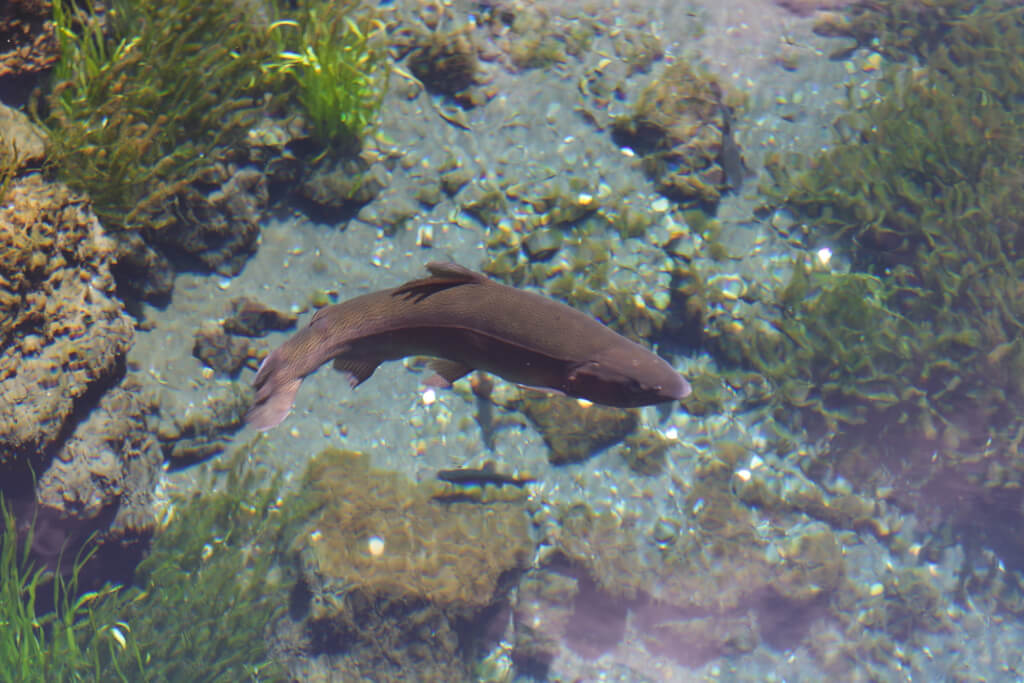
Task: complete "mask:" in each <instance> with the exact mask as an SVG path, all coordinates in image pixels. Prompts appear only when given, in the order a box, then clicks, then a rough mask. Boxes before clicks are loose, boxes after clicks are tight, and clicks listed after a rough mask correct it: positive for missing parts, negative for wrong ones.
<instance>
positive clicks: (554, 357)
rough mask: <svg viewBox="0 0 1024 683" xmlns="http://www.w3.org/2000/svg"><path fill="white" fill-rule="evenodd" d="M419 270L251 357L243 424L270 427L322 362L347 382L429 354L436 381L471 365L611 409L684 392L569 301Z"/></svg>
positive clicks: (475, 277) (440, 268)
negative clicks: (254, 368)
mask: <svg viewBox="0 0 1024 683" xmlns="http://www.w3.org/2000/svg"><path fill="white" fill-rule="evenodd" d="M427 270H428V271H429V272H430V274H431V276H430V277H427V278H423V279H420V280H413V281H411V282H407V283H406V284H404V285H401V286H399V287H395V288H392V289H385V290H381V291H378V292H371V293H369V294H364V295H362V296H358V297H355V298H353V299H349V300H348V301H344V302H342V303H339V304H335V305H333V306H327V307H325V308H322V309H320V310H319V311H317V313H316V315H314V316H313V319H312V320H311V321H310V323H309V326H308V327H306V328H305V329H302V330H300V331H299V332H297V333H296V334H295V335H293V336H292V337H291V338H290V339H288V341H286V342H285V343H284V344H282V345H281V346H280V347H278V348H277V349H275V350H274V351H273V352H271V353H270V355H268V356H267V357H266V358H265V359H264V361H263V363H262V364H261V365H260V368H259V371H258V372H257V373H256V378H255V380H254V381H253V385H254V387H255V388H256V400H255V402H254V404H253V406H252V408H250V410H249V412H248V413H247V414H246V421H247V422H248V423H249V424H251V425H252V426H253V427H255V428H256V429H259V430H261V431H262V430H266V429H270V428H272V427H274V426H276V425H278V424H280V423H281V421H282V420H284V418H285V417H286V416H287V414H288V411H289V410H290V409H291V406H292V404H293V402H294V400H295V394H296V392H297V391H298V389H299V385H300V384H301V383H302V379H303V378H304V377H305V376H306V375H309V374H311V373H312V372H315V371H316V370H317V369H318V368H319V367H320V366H321V365H323V364H324V363H326V362H328V361H331V360H333V361H334V367H335V368H336V369H338V370H340V371H342V372H344V373H346V374H347V375H348V377H349V383H350V384H351V385H352V387H356V386H358V385H359V384H361V383H363V382H364V381H366V379H368V378H369V377H370V375H372V374H373V371H374V370H375V369H376V368H377V366H378V365H380V363H382V362H385V361H390V360H398V359H400V358H405V357H407V356H430V357H433V358H435V359H437V360H435V361H434V362H433V363H432V364H431V365H432V367H433V368H434V370H435V371H436V372H437V375H435V376H434V377H432V378H431V379H430V380H428V383H430V384H434V385H436V386H448V385H450V384H451V382H454V381H455V380H457V379H458V378H460V377H462V376H463V375H466V374H467V373H469V372H472V371H473V370H483V371H485V372H490V373H493V374H495V375H498V376H499V377H503V378H504V379H506V380H509V381H511V382H516V383H518V384H524V385H528V386H533V387H541V388H547V389H552V390H555V391H559V392H561V393H564V394H567V395H569V396H575V397H578V398H585V399H588V400H590V401H593V402H594V403H601V404H604V405H611V406H621V407H634V406H643V405H651V404H654V403H662V402H666V401H672V400H677V399H680V398H683V397H684V396H686V395H687V394H689V393H690V386H689V384H688V383H687V382H686V380H685V379H684V378H683V377H682V376H681V375H680V374H679V373H677V372H676V371H675V370H673V369H672V366H670V365H669V364H668V363H666V362H665V361H664V360H662V359H661V358H659V357H658V356H656V355H655V354H653V353H651V352H650V351H648V350H647V349H645V348H644V347H643V346H641V345H639V344H637V343H635V342H633V341H630V340H629V339H626V338H625V337H623V336H621V335H619V334H618V333H616V332H614V331H612V330H611V329H609V328H608V327H606V326H605V325H603V324H601V323H600V322H598V321H597V320H595V319H593V318H591V317H590V316H588V315H585V314H584V313H581V312H580V311H577V310H576V309H574V308H571V307H569V306H566V305H565V304H563V303H559V302H557V301H555V300H553V299H549V298H547V297H544V296H541V295H539V294H534V293H532V292H527V291H524V290H520V289H515V288H513V287H507V286H505V285H502V284H500V283H498V282H495V281H493V280H491V279H489V278H487V277H486V276H484V275H481V274H480V273H476V272H474V271H472V270H469V269H468V268H464V267H462V266H459V265H456V264H454V263H428V264H427Z"/></svg>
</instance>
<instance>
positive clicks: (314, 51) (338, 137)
mask: <svg viewBox="0 0 1024 683" xmlns="http://www.w3.org/2000/svg"><path fill="white" fill-rule="evenodd" d="M358 4H359V3H358V2H357V1H354V0H347V1H342V2H336V3H324V2H306V3H303V4H302V6H301V8H300V9H299V10H298V12H297V13H296V14H295V17H294V18H283V19H281V20H280V21H276V22H274V23H273V24H272V25H271V27H270V33H271V35H272V36H273V37H274V40H275V41H276V42H277V45H278V47H279V51H278V53H277V54H276V55H275V56H274V58H273V59H271V60H269V61H267V62H266V64H265V65H264V66H265V68H266V69H267V70H268V71H270V72H273V73H281V74H287V75H288V76H289V77H290V78H291V79H292V81H293V83H294V85H295V88H296V97H297V99H298V101H299V103H300V104H301V105H302V109H303V111H304V113H305V116H306V119H307V122H308V124H309V126H310V129H311V132H312V134H313V137H314V138H315V139H316V140H317V141H318V142H320V143H321V144H322V145H324V146H325V150H324V153H325V154H326V153H327V152H328V151H331V149H333V150H335V151H338V152H342V153H345V152H350V151H353V150H354V149H355V148H356V147H357V146H358V143H359V141H360V139H361V138H362V137H363V135H365V133H366V132H368V131H369V130H370V129H372V128H373V126H375V125H376V121H377V115H378V113H379V111H380V105H381V101H382V99H383V97H384V94H385V92H386V91H387V85H388V77H389V74H390V67H389V65H388V62H387V55H386V49H385V48H386V46H385V44H384V42H383V40H382V38H383V31H384V25H383V24H382V23H381V22H380V21H378V20H377V19H376V17H375V16H374V14H373V13H372V12H369V11H367V10H360V11H359V12H356V11H355V10H356V8H357V6H358Z"/></svg>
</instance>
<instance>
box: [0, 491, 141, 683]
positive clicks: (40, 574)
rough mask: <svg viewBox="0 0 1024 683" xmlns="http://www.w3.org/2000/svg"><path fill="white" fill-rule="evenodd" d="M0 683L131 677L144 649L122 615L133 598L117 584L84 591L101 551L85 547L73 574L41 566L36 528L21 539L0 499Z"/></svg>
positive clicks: (13, 518) (74, 565)
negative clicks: (34, 557) (34, 549)
mask: <svg viewBox="0 0 1024 683" xmlns="http://www.w3.org/2000/svg"><path fill="white" fill-rule="evenodd" d="M0 517H2V518H3V526H2V533H0V681H4V682H5V683H29V682H31V681H39V682H40V683H42V682H44V681H82V680H96V681H100V680H120V681H128V680H132V679H130V678H128V676H127V675H126V673H127V668H126V667H128V666H129V664H128V662H129V660H133V659H134V660H135V663H136V664H137V665H138V668H141V660H140V659H139V658H140V656H141V655H140V652H139V650H138V647H137V646H136V644H135V641H134V639H133V638H132V635H131V630H130V628H129V626H128V625H127V624H126V623H124V621H123V620H122V618H121V616H120V615H121V612H122V611H123V610H124V609H125V607H126V605H127V604H128V602H129V600H130V598H129V597H128V596H127V595H126V593H125V591H124V590H123V589H122V588H120V587H116V586H111V585H109V584H108V585H106V586H104V587H102V588H100V589H99V590H95V591H85V592H83V591H81V590H80V587H79V574H80V572H81V570H82V568H83V567H84V566H85V564H86V563H87V562H88V561H89V559H90V557H91V556H92V554H93V553H94V552H95V547H92V548H91V549H88V548H87V549H85V550H83V551H82V552H80V553H79V555H78V556H77V557H75V558H74V562H73V563H71V564H70V567H69V570H68V574H67V575H66V576H65V575H64V574H63V573H61V572H59V571H58V572H56V573H54V572H52V571H48V570H47V569H46V568H44V567H39V566H35V565H34V564H33V563H32V561H31V559H30V549H31V546H32V531H31V525H30V528H29V530H28V531H27V532H26V534H25V536H24V538H19V533H18V527H17V524H16V521H15V517H14V513H13V512H12V511H11V510H10V509H9V508H8V507H7V504H6V502H5V501H3V500H0Z"/></svg>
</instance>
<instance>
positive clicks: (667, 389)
mask: <svg viewBox="0 0 1024 683" xmlns="http://www.w3.org/2000/svg"><path fill="white" fill-rule="evenodd" d="M657 391H658V395H659V396H661V397H663V398H664V399H665V400H666V401H678V400H680V399H683V398H686V397H687V396H689V395H690V391H692V389H691V388H690V383H689V382H687V381H686V378H684V377H683V376H682V375H680V374H679V373H677V372H673V373H672V375H671V378H670V379H669V380H668V381H666V382H665V383H664V384H662V385H660V386H658V388H657Z"/></svg>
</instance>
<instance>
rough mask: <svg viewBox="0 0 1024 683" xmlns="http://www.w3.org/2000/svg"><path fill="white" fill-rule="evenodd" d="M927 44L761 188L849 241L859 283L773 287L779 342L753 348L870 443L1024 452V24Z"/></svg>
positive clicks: (992, 9)
mask: <svg viewBox="0 0 1024 683" xmlns="http://www.w3.org/2000/svg"><path fill="white" fill-rule="evenodd" d="M946 4H947V5H948V4H949V3H946ZM915 49H917V50H919V51H920V52H921V54H922V58H921V63H920V64H919V65H900V64H889V65H887V66H886V68H885V71H884V73H883V76H882V79H881V81H880V82H879V84H878V90H877V92H876V93H875V94H874V95H873V96H871V97H870V98H869V99H868V100H867V101H859V100H858V96H857V94H856V93H855V92H853V91H851V110H850V112H849V113H848V114H847V115H845V116H843V117H842V118H841V119H840V121H839V123H838V124H837V131H838V135H837V139H836V142H835V144H834V145H833V146H832V147H830V148H829V149H828V150H826V151H825V152H823V153H822V154H821V155H820V156H818V157H816V158H813V159H774V160H772V161H771V163H770V164H769V171H770V172H771V174H772V177H773V181H774V183H773V184H772V186H771V187H768V188H765V189H766V190H767V191H768V192H769V194H770V195H771V196H772V197H774V198H775V199H776V200H777V201H779V202H780V203H781V204H783V205H785V206H786V207H788V208H789V209H790V210H791V211H793V212H794V214H795V215H796V216H798V218H799V219H800V220H803V221H805V222H806V223H807V225H809V226H811V229H812V230H813V231H814V232H815V235H816V237H817V238H818V239H825V240H836V241H838V242H839V243H840V244H843V245H845V246H846V247H847V248H848V249H849V250H850V254H851V258H852V260H853V266H854V272H853V273H849V274H843V273H833V272H825V273H808V272H807V270H806V269H805V268H802V267H797V268H796V270H795V271H794V275H793V280H792V281H791V283H790V284H789V285H788V286H787V287H785V288H783V289H782V290H781V291H779V292H777V302H776V303H777V305H778V306H779V307H780V308H781V310H782V312H783V316H782V318H783V319H782V322H781V323H779V324H777V325H776V326H775V328H776V332H777V334H775V335H770V334H769V335H760V334H758V332H751V334H750V336H749V337H748V338H747V339H746V340H744V341H741V344H744V345H745V350H746V355H747V357H748V358H749V359H751V360H752V361H753V364H754V366H755V367H757V368H758V369H759V370H761V371H762V372H765V373H766V374H768V375H770V376H773V377H776V378H778V379H779V380H780V386H781V387H782V391H781V392H780V396H781V397H782V398H783V399H784V400H785V401H786V402H787V403H789V404H790V405H795V406H797V407H798V408H801V409H802V412H805V413H806V412H807V411H806V409H808V408H809V409H810V411H812V412H816V413H817V414H818V415H820V416H822V417H824V418H825V419H824V422H823V424H824V425H825V426H835V425H836V424H838V423H840V422H847V423H851V422H854V423H856V422H862V421H863V420H864V419H866V418H867V417H868V416H869V415H871V416H874V417H877V418H878V420H877V421H875V422H873V424H872V426H871V432H872V437H871V438H872V440H876V439H877V438H878V437H880V436H884V437H891V438H896V439H897V441H896V443H899V438H900V437H901V436H902V437H906V438H911V437H914V438H918V439H919V440H920V438H921V437H923V438H924V441H925V442H926V444H927V445H926V448H927V449H929V452H930V451H931V450H934V449H936V448H937V449H939V450H940V451H943V452H947V453H955V452H958V451H969V450H978V449H980V448H981V447H982V446H983V445H984V444H985V442H986V441H987V440H988V439H990V438H992V439H995V440H996V441H998V442H999V443H1001V444H1002V445H1003V446H1005V447H1010V448H1011V449H1012V450H1013V451H1016V444H1017V443H1019V441H1020V440H1021V437H1020V435H1019V434H1020V430H1021V428H1022V427H1024V425H1021V424H1020V421H1019V418H1018V417H1017V416H1016V411H1015V410H1014V409H1013V406H1014V405H1016V404H1017V403H1018V402H1019V401H1020V399H1021V397H1022V392H1024V385H1022V384H1021V382H1020V377H1021V376H1022V371H1024V348H1021V346H1020V343H1021V342H1020V339H1021V332H1022V325H1024V323H1022V321H1024V305H1022V303H1021V301H1022V299H1021V293H1022V292H1021V290H1020V284H1019V283H1020V281H1021V276H1022V275H1024V259H1022V252H1021V250H1022V248H1024V231H1022V226H1021V224H1020V222H1019V220H1018V218H1017V217H1018V216H1019V215H1020V214H1021V210H1022V209H1024V186H1022V184H1021V182H1020V178H1021V177H1024V156H1022V151H1024V127H1022V124H1021V121H1022V120H1024V119H1022V116H1021V87H1022V86H1021V82H1022V81H1021V79H1020V74H1019V73H1018V71H1019V69H1020V63H1021V59H1022V58H1024V12H1022V11H1021V8H1010V9H1007V8H1006V7H1005V6H1003V5H1002V4H1000V3H982V5H981V6H980V8H979V9H978V10H977V11H975V12H973V13H970V14H965V15H961V16H958V17H957V18H956V19H955V20H949V21H947V24H946V30H945V32H944V39H943V41H942V42H941V44H937V45H933V46H931V47H927V46H926V45H918V46H917V48H915ZM755 336H756V337H758V338H757V339H755V338H754V337H755ZM766 347H774V348H766ZM783 359H789V360H788V361H784V360H783ZM786 362H788V363H790V365H789V366H788V368H786V369H783V368H784V366H785V364H786ZM844 365H845V366H846V367H840V366H844ZM854 375H856V377H854ZM783 376H788V377H789V378H790V379H789V380H788V384H787V383H786V381H784V380H782V377H783ZM829 392H832V393H833V395H834V396H835V397H836V398H837V399H841V401H837V402H836V403H835V404H833V405H838V403H839V402H841V403H843V404H844V405H845V408H844V410H843V411H842V412H835V411H833V410H831V409H830V408H829V398H828V396H827V395H826V394H827V393H829Z"/></svg>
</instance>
